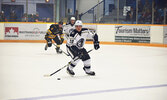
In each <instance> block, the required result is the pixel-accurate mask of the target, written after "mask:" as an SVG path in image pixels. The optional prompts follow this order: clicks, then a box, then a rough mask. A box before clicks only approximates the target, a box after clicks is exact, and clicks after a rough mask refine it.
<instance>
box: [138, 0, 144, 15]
mask: <svg viewBox="0 0 167 100" xmlns="http://www.w3.org/2000/svg"><path fill="white" fill-rule="evenodd" d="M142 11H143V4H142V2H141V0H139V1H138V13H139V14H141V13H142Z"/></svg>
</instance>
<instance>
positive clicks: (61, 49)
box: [53, 43, 70, 56]
mask: <svg viewBox="0 0 167 100" xmlns="http://www.w3.org/2000/svg"><path fill="white" fill-rule="evenodd" d="M53 45H54V46H56V48H57V45H56V44H54V43H53ZM60 50H61V51H62V52H63V53H64V54H65V55H66V56H70V55H68V54H67V53H66V52H65V51H63V50H62V49H60Z"/></svg>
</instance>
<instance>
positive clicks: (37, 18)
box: [34, 13, 40, 22]
mask: <svg viewBox="0 0 167 100" xmlns="http://www.w3.org/2000/svg"><path fill="white" fill-rule="evenodd" d="M34 22H40V20H39V14H38V13H36V14H35V15H34Z"/></svg>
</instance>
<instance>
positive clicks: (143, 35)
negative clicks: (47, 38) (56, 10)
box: [0, 22, 167, 47]
mask: <svg viewBox="0 0 167 100" xmlns="http://www.w3.org/2000/svg"><path fill="white" fill-rule="evenodd" d="M51 24H53V23H15V22H13V23H10V22H6V23H0V42H3V41H6V42H7V41H9V40H14V41H20V42H23V41H24V40H25V41H27V42H30V41H29V40H33V41H31V42H44V35H45V33H46V31H47V29H48V28H49V26H50V25H51ZM84 27H87V28H90V29H94V30H96V32H97V33H98V35H99V40H100V41H101V43H103V44H121V45H123V44H126V45H128V44H130V45H134V44H136V43H138V44H137V45H141V44H142V45H148V44H158V45H159V44H160V45H163V46H165V47H167V45H166V44H167V25H135V24H127V25H125V24H91V23H85V24H84ZM11 29H12V30H11ZM128 42H129V43H128Z"/></svg>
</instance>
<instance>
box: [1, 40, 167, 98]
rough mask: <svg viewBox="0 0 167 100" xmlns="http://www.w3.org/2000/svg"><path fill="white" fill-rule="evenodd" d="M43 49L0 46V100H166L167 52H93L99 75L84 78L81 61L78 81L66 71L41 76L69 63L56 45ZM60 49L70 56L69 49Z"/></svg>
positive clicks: (32, 45)
mask: <svg viewBox="0 0 167 100" xmlns="http://www.w3.org/2000/svg"><path fill="white" fill-rule="evenodd" d="M44 46H45V44H44V43H0V100H166V99H167V48H159V47H143V46H122V45H101V48H100V49H99V50H97V51H96V50H93V51H92V52H90V56H91V64H92V70H94V71H95V72H96V76H88V75H86V74H85V72H84V71H83V69H82V68H83V63H82V62H79V64H78V65H77V66H76V68H75V69H74V72H75V74H76V75H75V76H74V77H71V76H69V75H68V74H67V73H66V69H63V70H61V71H60V72H58V73H57V74H55V75H53V76H52V77H43V75H44V74H50V73H52V72H54V71H56V70H57V69H59V68H61V67H63V66H64V65H66V64H67V63H68V62H69V61H70V57H68V56H66V55H64V54H57V53H56V51H55V49H54V46H52V47H51V48H49V49H48V50H47V51H45V50H44ZM85 47H86V48H87V50H90V49H92V48H93V46H92V45H90V44H86V45H85ZM62 49H63V50H64V51H66V47H65V44H63V45H62ZM57 78H61V80H57Z"/></svg>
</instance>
